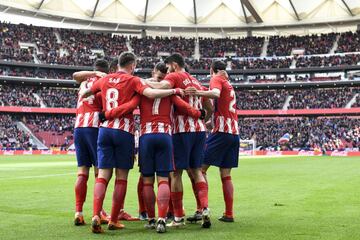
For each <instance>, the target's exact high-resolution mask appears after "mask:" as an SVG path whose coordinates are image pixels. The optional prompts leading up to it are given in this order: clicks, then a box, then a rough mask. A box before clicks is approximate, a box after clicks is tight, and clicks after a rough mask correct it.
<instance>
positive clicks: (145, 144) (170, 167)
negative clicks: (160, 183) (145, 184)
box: [139, 133, 174, 177]
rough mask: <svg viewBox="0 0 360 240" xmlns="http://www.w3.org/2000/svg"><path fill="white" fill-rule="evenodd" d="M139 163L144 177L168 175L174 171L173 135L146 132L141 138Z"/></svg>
mask: <svg viewBox="0 0 360 240" xmlns="http://www.w3.org/2000/svg"><path fill="white" fill-rule="evenodd" d="M139 165H140V172H141V174H142V175H143V176H144V177H152V176H154V175H155V173H156V175H157V176H160V177H168V176H169V172H172V171H174V164H173V147H172V141H171V136H170V135H169V134H166V133H150V134H144V135H142V136H141V137H140V140H139Z"/></svg>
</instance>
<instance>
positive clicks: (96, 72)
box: [95, 71, 106, 78]
mask: <svg viewBox="0 0 360 240" xmlns="http://www.w3.org/2000/svg"><path fill="white" fill-rule="evenodd" d="M95 76H96V77H100V78H102V77H105V76H106V73H103V72H100V71H95Z"/></svg>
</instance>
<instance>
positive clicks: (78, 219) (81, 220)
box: [74, 213, 85, 226]
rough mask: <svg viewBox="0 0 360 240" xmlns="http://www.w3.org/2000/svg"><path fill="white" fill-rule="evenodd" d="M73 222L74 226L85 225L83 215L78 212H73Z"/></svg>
mask: <svg viewBox="0 0 360 240" xmlns="http://www.w3.org/2000/svg"><path fill="white" fill-rule="evenodd" d="M74 224H75V226H82V225H85V221H84V216H83V215H82V214H80V213H75V219H74Z"/></svg>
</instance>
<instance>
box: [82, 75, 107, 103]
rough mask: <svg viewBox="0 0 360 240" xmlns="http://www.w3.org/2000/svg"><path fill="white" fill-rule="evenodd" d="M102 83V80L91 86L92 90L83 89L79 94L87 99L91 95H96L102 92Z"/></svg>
mask: <svg viewBox="0 0 360 240" xmlns="http://www.w3.org/2000/svg"><path fill="white" fill-rule="evenodd" d="M101 86H102V81H101V79H99V80H97V81H96V82H94V84H93V85H92V86H91V88H87V89H83V90H81V91H80V92H79V95H80V96H81V97H82V98H87V97H89V96H91V95H95V94H96V93H98V92H100V91H101Z"/></svg>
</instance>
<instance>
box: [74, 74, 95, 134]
mask: <svg viewBox="0 0 360 240" xmlns="http://www.w3.org/2000/svg"><path fill="white" fill-rule="evenodd" d="M98 80H99V77H91V78H88V79H87V80H86V81H84V82H82V83H81V85H80V88H79V92H80V91H81V90H85V89H89V88H91V86H92V85H93V84H94V82H96V81H98ZM101 108H102V103H101V95H100V94H97V95H92V96H90V97H87V98H82V97H81V96H78V102H77V107H76V121H75V128H78V127H95V128H97V127H99V126H100V122H99V112H101Z"/></svg>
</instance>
